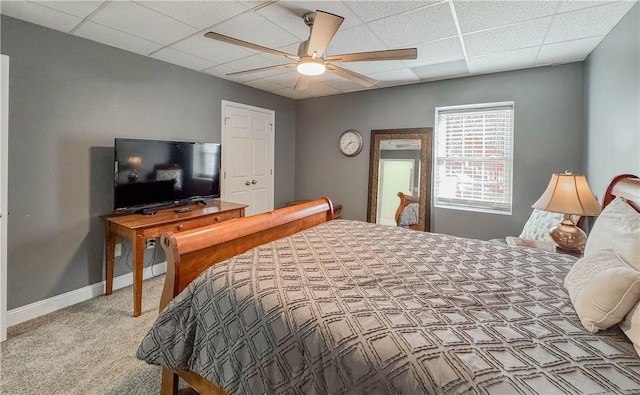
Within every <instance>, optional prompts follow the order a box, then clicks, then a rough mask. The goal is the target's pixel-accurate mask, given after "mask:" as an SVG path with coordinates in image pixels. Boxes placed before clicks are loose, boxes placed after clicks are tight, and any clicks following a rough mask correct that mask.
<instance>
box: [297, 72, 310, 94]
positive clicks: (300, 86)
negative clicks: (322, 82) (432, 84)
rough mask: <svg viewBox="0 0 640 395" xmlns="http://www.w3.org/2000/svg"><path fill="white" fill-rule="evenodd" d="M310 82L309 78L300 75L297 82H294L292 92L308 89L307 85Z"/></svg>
mask: <svg viewBox="0 0 640 395" xmlns="http://www.w3.org/2000/svg"><path fill="white" fill-rule="evenodd" d="M310 82H311V78H309V76H306V75H303V74H301V75H300V76H299V77H298V81H296V85H295V86H294V87H293V90H294V91H301V90H305V89H307V88H308V87H309V83H310Z"/></svg>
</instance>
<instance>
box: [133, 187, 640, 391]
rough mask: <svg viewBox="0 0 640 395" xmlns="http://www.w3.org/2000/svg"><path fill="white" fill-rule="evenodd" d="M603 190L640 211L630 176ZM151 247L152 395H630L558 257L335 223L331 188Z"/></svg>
mask: <svg viewBox="0 0 640 395" xmlns="http://www.w3.org/2000/svg"><path fill="white" fill-rule="evenodd" d="M607 191H608V192H607V193H608V195H607V196H605V197H604V201H605V202H608V201H610V200H611V196H623V197H626V198H629V199H631V200H632V201H635V202H636V203H635V204H636V206H635V207H636V209H638V207H640V197H638V196H639V195H640V180H638V179H633V178H632V177H628V176H624V177H618V178H616V179H615V182H613V183H612V185H610V186H609V188H608V190H607ZM609 195H611V196H609ZM161 243H162V245H163V248H164V249H165V252H166V254H167V262H168V269H167V276H166V282H165V288H164V291H163V295H162V298H161V305H160V310H161V313H160V315H159V316H158V318H157V320H156V322H155V323H154V325H153V327H152V328H151V329H150V330H149V332H148V333H147V335H146V336H145V338H144V339H143V340H142V342H141V345H140V347H139V349H138V354H137V355H138V358H140V359H143V360H145V361H147V362H148V363H151V364H156V365H160V366H162V393H163V394H171V393H176V392H177V387H178V376H179V377H182V378H183V379H184V380H186V381H187V382H188V383H189V384H190V385H191V386H192V387H193V388H195V389H196V390H197V391H198V392H199V393H202V394H209V393H211V394H224V393H233V394H236V393H237V394H244V393H283V394H314V393H317V394H324V393H372V394H375V393H407V394H408V393H412V394H413V393H491V394H503V393H504V394H516V393H526V394H532V393H534V394H535V393H539V394H553V393H575V394H579V393H620V394H629V393H639V392H640V358H638V355H637V354H636V351H635V350H634V347H633V344H632V343H631V342H630V341H629V340H628V338H627V337H626V336H625V334H624V333H622V332H621V330H620V329H619V328H618V327H617V326H614V327H612V328H610V329H607V330H604V331H600V332H598V333H597V334H595V335H593V334H590V333H589V332H587V331H585V330H584V328H583V327H582V325H581V322H580V320H579V319H578V317H577V316H576V313H575V310H574V308H573V306H572V305H571V302H570V301H569V298H568V296H567V292H566V291H565V289H564V288H563V286H562V284H563V279H564V278H565V276H566V275H567V272H568V271H569V270H570V268H571V267H572V265H573V264H574V263H575V262H576V258H574V257H571V256H568V255H561V254H553V253H549V252H545V251H542V250H536V249H529V248H523V247H511V246H507V245H502V244H498V243H491V242H488V241H481V240H471V239H464V238H459V237H454V236H448V235H442V234H436V233H428V232H413V231H410V230H408V229H403V228H400V227H386V226H380V225H376V224H370V223H364V222H358V221H349V220H333V209H332V203H331V201H330V200H329V199H327V198H323V199H320V200H316V201H312V202H308V203H305V204H302V205H297V206H291V207H286V208H283V209H279V210H275V211H273V212H269V213H264V214H260V215H256V216H252V217H246V218H240V219H236V220H234V221H228V222H224V223H220V224H216V225H212V226H208V227H204V228H201V229H196V230H191V231H185V232H180V233H175V234H173V233H169V234H165V235H163V237H162V240H161Z"/></svg>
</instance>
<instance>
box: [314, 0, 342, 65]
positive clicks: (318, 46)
mask: <svg viewBox="0 0 640 395" xmlns="http://www.w3.org/2000/svg"><path fill="white" fill-rule="evenodd" d="M342 22H344V18H343V17H341V16H338V15H333V14H329V13H328V12H324V11H320V10H318V11H316V15H315V17H314V19H313V25H312V26H311V35H310V36H309V45H308V47H307V54H308V55H309V56H313V54H314V52H315V53H316V57H318V58H320V57H322V54H323V53H324V51H325V49H327V45H329V42H330V41H331V39H332V38H333V36H334V35H335V34H336V32H337V31H338V29H339V28H340V25H342Z"/></svg>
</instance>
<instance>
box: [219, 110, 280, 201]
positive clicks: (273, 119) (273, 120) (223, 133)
mask: <svg viewBox="0 0 640 395" xmlns="http://www.w3.org/2000/svg"><path fill="white" fill-rule="evenodd" d="M227 106H230V107H239V108H243V109H246V110H250V111H258V112H263V113H267V114H269V118H270V125H271V129H272V130H271V131H272V133H271V136H272V139H273V141H272V142H271V148H272V152H271V163H270V168H271V169H272V170H271V174H270V177H271V178H270V179H271V181H270V183H271V194H272V195H273V196H272V201H273V202H274V203H275V193H276V190H275V182H274V180H275V160H276V157H275V155H276V112H275V110H270V109H268V108H262V107H256V106H251V105H249V104H244V103H237V102H232V101H229V100H222V101H221V105H220V130H221V132H220V145H221V156H222V161H221V163H222V164H224V156H225V147H226V144H225V140H226V128H225V123H226V120H227V119H228V118H227V117H225V114H226V108H227ZM226 178H227V177H226V172H225V170H224V168H222V176H221V177H220V198H221V199H223V198H224V196H225V195H224V193H225V190H226Z"/></svg>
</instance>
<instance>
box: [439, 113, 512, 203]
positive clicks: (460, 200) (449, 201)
mask: <svg viewBox="0 0 640 395" xmlns="http://www.w3.org/2000/svg"><path fill="white" fill-rule="evenodd" d="M505 107H507V108H510V110H511V135H510V140H511V141H510V147H509V152H510V155H509V156H508V157H505V159H506V160H507V164H508V165H509V170H508V171H507V172H506V173H507V174H505V180H507V178H508V183H509V187H510V190H509V192H508V193H509V195H510V196H509V202H508V208H505V209H501V208H495V207H493V208H492V207H491V202H487V203H486V204H473V203H471V202H470V201H469V199H467V200H465V199H459V201H456V200H458V199H456V198H453V200H451V198H449V200H448V201H443V200H442V198H441V197H440V196H439V192H440V188H439V184H438V180H439V171H440V168H441V165H440V164H439V161H440V159H442V158H446V157H440V156H439V155H438V153H439V152H438V150H439V144H440V139H441V137H440V133H442V131H441V127H440V114H441V113H443V112H447V113H455V112H461V113H462V112H473V111H479V110H487V111H495V110H497V109H499V108H505ZM514 141H515V102H514V101H502V102H491V103H477V104H463V105H455V106H441V107H436V108H435V116H434V144H433V170H434V172H433V197H432V198H433V206H434V207H437V208H444V209H450V210H462V211H475V212H482V213H487V214H499V215H512V212H513V187H514V185H513V172H514V157H515V152H514ZM470 158H471V157H470ZM483 158H487V157H483ZM487 159H489V161H490V158H487ZM470 160H473V159H470ZM483 160H484V159H483ZM500 160H502V158H501V159H500ZM494 203H496V204H499V202H495V201H494ZM505 205H506V203H505Z"/></svg>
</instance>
